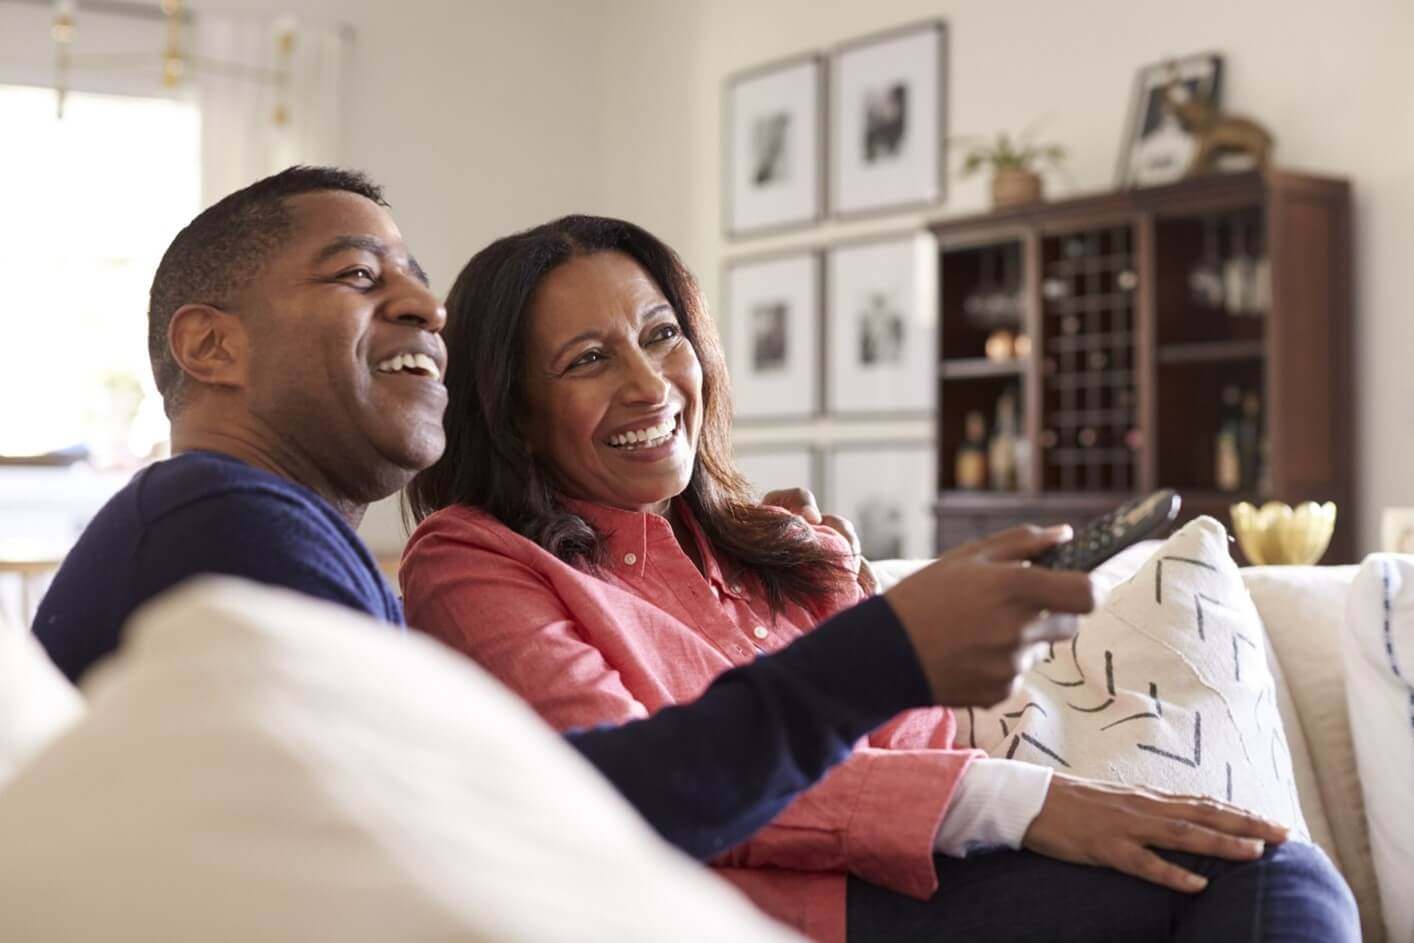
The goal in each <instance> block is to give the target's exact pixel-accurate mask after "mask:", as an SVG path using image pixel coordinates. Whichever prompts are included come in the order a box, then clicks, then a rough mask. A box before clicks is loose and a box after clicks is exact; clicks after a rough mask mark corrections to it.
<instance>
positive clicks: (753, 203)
mask: <svg viewBox="0 0 1414 943" xmlns="http://www.w3.org/2000/svg"><path fill="white" fill-rule="evenodd" d="M822 73H823V66H822V65H821V62H820V59H819V58H817V57H815V56H805V57H801V58H797V59H793V60H790V61H788V62H784V63H780V64H775V65H769V66H763V67H761V68H758V69H753V70H750V71H747V72H741V73H738V74H736V75H733V76H731V77H730V78H728V79H727V86H726V102H725V109H724V111H725V124H726V126H725V129H724V130H725V135H726V149H727V153H726V162H725V177H726V179H725V181H724V194H723V197H724V206H723V212H724V218H725V223H726V229H727V232H728V233H729V234H730V235H733V236H743V235H751V234H754V233H760V232H769V231H772V230H777V229H784V228H788V227H792V226H804V225H808V224H810V223H813V222H815V221H817V220H818V219H820V217H821V216H822V215H823V212H824V196H823V192H824V172H823V170H822V169H821V164H822V162H823V146H824V145H823V143H822V142H823V131H822V129H823V107H822V101H823V96H822V89H821V86H822V83H823V75H822Z"/></svg>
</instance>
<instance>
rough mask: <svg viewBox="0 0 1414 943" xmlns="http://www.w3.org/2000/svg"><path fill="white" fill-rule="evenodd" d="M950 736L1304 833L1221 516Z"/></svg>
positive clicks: (1186, 537)
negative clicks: (1201, 799) (1215, 804)
mask: <svg viewBox="0 0 1414 943" xmlns="http://www.w3.org/2000/svg"><path fill="white" fill-rule="evenodd" d="M958 728H959V731H958V742H959V743H961V744H975V745H976V746H978V747H980V748H981V749H984V750H986V751H987V752H988V753H989V754H991V755H992V756H1002V757H1011V758H1013V759H1017V760H1025V761H1027V762H1032V763H1043V764H1045V765H1048V766H1051V767H1054V768H1055V769H1058V770H1061V771H1062V772H1066V773H1070V774H1072V775H1077V776H1086V777H1090V778H1094V779H1103V780H1108V781H1111V782H1122V783H1129V784H1132V785H1144V786H1151V787H1155V788H1158V789H1164V790H1167V791H1170V792H1176V793H1184V794H1192V795H1207V796H1212V797H1214V798H1217V799H1223V800H1225V801H1228V802H1232V803H1234V804H1235V805H1239V806H1243V807H1245V808H1248V809H1251V810H1253V811H1255V812H1257V813H1259V814H1261V815H1264V816H1266V817H1268V818H1271V819H1274V820H1276V821H1278V822H1281V823H1283V824H1285V825H1287V826H1289V827H1291V828H1292V829H1293V831H1294V832H1295V833H1296V834H1298V835H1300V836H1301V837H1306V836H1307V829H1306V823H1305V820H1304V819H1303V818H1302V815H1301V805H1300V801H1299V799H1298V797H1297V795H1296V787H1295V781H1294V777H1293V776H1292V771H1291V754H1290V752H1289V750H1288V748H1287V743H1286V736H1285V733H1284V732H1283V730H1282V724H1281V717H1280V714H1279V713H1278V709H1277V699H1276V687H1275V683H1274V681H1273V678H1272V673H1271V671H1270V669H1269V668H1268V666H1267V660H1266V648H1265V641H1264V638H1263V631H1262V623H1261V620H1260V619H1259V618H1258V616H1257V612H1256V609H1255V608H1253V605H1252V600H1251V597H1250V596H1249V595H1248V593H1247V589H1246V587H1245V586H1244V585H1243V582H1242V577H1241V576H1240V574H1239V572H1238V569H1237V565H1236V564H1235V563H1234V562H1233V561H1232V557H1231V555H1230V554H1229V552H1228V539H1227V532H1226V531H1225V530H1224V529H1223V526H1222V525H1221V524H1219V523H1218V522H1217V521H1215V520H1213V519H1212V518H1209V517H1201V518H1198V519H1197V520H1194V521H1191V522H1190V523H1189V524H1187V525H1186V526H1184V527H1183V528H1182V529H1181V530H1180V531H1178V533H1176V534H1174V535H1173V536H1172V537H1170V538H1169V539H1168V540H1167V541H1165V542H1164V543H1163V544H1162V545H1161V546H1160V547H1159V548H1158V549H1157V550H1155V551H1154V552H1153V555H1152V556H1151V558H1150V559H1149V560H1148V562H1146V563H1145V564H1144V565H1143V566H1142V567H1141V568H1140V569H1139V571H1138V572H1137V573H1136V574H1135V575H1134V576H1132V577H1131V578H1129V579H1128V580H1127V581H1126V582H1124V583H1122V584H1120V585H1119V586H1116V587H1115V588H1114V589H1113V590H1112V591H1111V592H1110V593H1109V595H1108V597H1107V598H1106V599H1105V601H1104V603H1103V604H1102V605H1101V607H1100V608H1099V609H1097V610H1096V611H1095V612H1094V613H1092V614H1091V615H1089V616H1086V617H1084V618H1082V619H1081V621H1080V631H1079V633H1078V634H1077V635H1076V636H1075V638H1074V639H1072V641H1071V642H1069V643H1066V644H1058V645H1055V646H1053V647H1052V648H1051V650H1050V652H1049V653H1048V654H1047V656H1046V657H1045V658H1044V659H1043V660H1042V661H1040V662H1039V663H1037V664H1036V665H1035V666H1034V667H1033V668H1032V669H1031V670H1030V671H1028V672H1027V673H1026V674H1025V675H1024V676H1023V683H1022V685H1021V688H1020V690H1019V691H1018V692H1017V694H1016V695H1014V696H1013V697H1012V698H1010V699H1008V700H1007V701H1006V702H1005V703H1003V704H1001V705H998V706H997V707H994V708H992V709H990V710H986V711H981V710H976V711H960V712H959V717H958Z"/></svg>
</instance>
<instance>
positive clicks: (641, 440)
mask: <svg viewBox="0 0 1414 943" xmlns="http://www.w3.org/2000/svg"><path fill="white" fill-rule="evenodd" d="M676 428H677V417H676V416H674V417H673V418H672V419H669V420H667V421H666V422H663V423H660V424H659V425H656V426H650V427H649V428H647V429H638V430H635V431H633V432H620V433H619V434H618V435H613V436H610V437H609V444H610V445H612V446H613V447H614V448H616V449H624V450H626V451H634V450H636V449H651V448H654V447H655V446H659V445H664V444H666V443H667V441H668V440H669V439H671V438H672V437H673V430H675V429H676Z"/></svg>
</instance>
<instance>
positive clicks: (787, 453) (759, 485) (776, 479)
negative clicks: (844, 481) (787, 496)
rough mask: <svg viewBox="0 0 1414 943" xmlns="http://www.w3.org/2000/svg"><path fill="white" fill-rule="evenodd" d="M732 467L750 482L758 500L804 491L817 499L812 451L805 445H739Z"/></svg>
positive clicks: (818, 487)
mask: <svg viewBox="0 0 1414 943" xmlns="http://www.w3.org/2000/svg"><path fill="white" fill-rule="evenodd" d="M736 467H737V468H739V469H741V473H742V474H743V475H745V476H746V480H747V481H749V482H751V489H752V491H753V492H754V493H755V494H756V496H757V497H758V498H759V497H761V496H762V495H763V494H765V493H766V492H768V491H776V490H779V489H781V488H807V489H809V490H810V491H811V492H813V493H814V494H815V495H816V496H817V499H818V496H819V494H820V483H819V479H818V477H817V476H816V473H815V450H814V449H813V448H811V447H810V446H808V445H792V446H760V445H740V446H737V449H736Z"/></svg>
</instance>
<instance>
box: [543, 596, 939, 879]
mask: <svg viewBox="0 0 1414 943" xmlns="http://www.w3.org/2000/svg"><path fill="white" fill-rule="evenodd" d="M931 703H932V697H931V695H930V693H929V690H928V683H927V680H926V679H925V677H924V675H923V668H922V666H921V665H920V664H919V663H918V658H917V656H916V655H915V654H914V650H913V645H912V643H911V642H910V641H909V640H908V636H907V635H906V634H904V630H903V626H902V625H901V624H900V623H899V621H898V618H897V617H896V616H895V615H894V612H893V610H892V609H890V608H889V605H888V603H887V602H885V601H884V599H883V598H882V597H875V598H873V599H870V600H867V601H866V602H863V603H860V604H859V605H857V606H855V607H854V608H852V609H849V610H846V611H845V612H842V613H840V614H838V615H836V616H835V617H834V618H832V619H830V620H828V621H826V622H825V623H823V624H822V625H821V626H820V627H819V628H817V629H816V630H815V631H813V632H811V633H809V634H808V635H806V636H804V637H803V638H800V639H797V640H796V641H795V642H794V643H792V644H791V645H790V646H788V647H787V648H785V649H783V650H782V651H779V652H777V653H775V654H774V655H768V656H765V657H762V658H758V659H757V660H756V661H754V662H753V663H751V664H750V665H746V666H744V667H741V668H735V669H733V670H731V671H729V672H727V673H725V674H723V675H722V676H721V677H720V678H718V679H717V680H716V681H715V682H714V683H713V684H712V686H711V687H710V688H708V689H707V690H706V691H705V692H703V694H702V696H701V697H700V698H698V699H697V700H696V701H694V702H693V703H691V704H683V705H678V706H675V707H669V708H666V709H664V710H662V711H659V712H658V713H657V714H654V715H653V716H652V717H649V718H646V719H644V720H638V721H633V722H631V723H628V724H624V725H622V726H620V727H597V728H594V729H592V730H580V731H572V732H570V733H569V734H568V735H567V738H568V740H569V742H570V743H571V744H572V745H573V746H574V747H575V748H576V749H578V750H579V751H580V753H581V754H583V755H584V756H585V757H586V758H588V760H589V761H590V762H591V763H593V764H594V766H595V767H596V768H597V769H598V770H599V772H600V773H602V774H603V775H604V776H605V777H606V778H607V779H608V780H609V781H610V782H611V783H613V784H614V786H615V787H616V788H617V789H618V790H619V792H621V793H622V794H623V795H624V796H625V797H626V798H627V799H628V801H629V802H630V803H631V804H632V805H633V806H634V808H636V809H637V810H638V812H639V814H640V815H642V816H643V817H644V818H645V819H646V820H647V821H648V823H649V824H650V825H652V826H653V827H654V828H655V829H656V830H657V831H658V833H659V834H660V835H662V836H663V838H665V839H666V840H667V841H668V842H669V843H670V844H672V845H675V846H677V847H678V848H680V849H681V850H683V851H685V852H687V853H688V854H690V855H692V856H693V857H695V858H698V859H700V860H704V861H705V860H707V859H709V858H712V857H714V856H716V855H718V854H720V853H721V852H723V851H726V850H727V849H729V848H731V847H733V846H735V845H738V844H740V843H741V842H743V841H745V840H746V839H747V838H749V837H750V836H751V835H752V834H753V833H754V832H756V830H757V829H759V828H761V827H762V826H764V825H766V824H767V823H769V822H770V821H771V820H772V819H773V818H775V817H776V816H777V815H778V814H780V812H781V810H782V809H784V808H785V807H786V805H788V804H789V803H790V801H791V800H792V799H794V798H795V797H796V796H797V795H798V794H799V793H800V792H801V791H803V790H805V789H807V788H809V787H810V786H811V785H813V784H814V783H815V782H816V781H817V780H818V779H819V778H820V777H821V776H823V775H824V774H825V772H826V771H827V770H829V769H830V767H832V766H834V765H835V764H836V763H839V762H840V761H841V760H843V759H844V758H845V757H846V756H848V755H849V752H850V750H851V748H852V747H853V746H854V743H855V741H856V740H858V739H859V738H860V737H862V736H864V735H866V734H868V733H869V732H870V731H872V730H874V729H875V728H877V727H879V726H880V725H882V724H884V723H886V722H887V721H889V720H890V719H891V718H893V717H894V716H895V715H896V714H898V713H899V712H901V711H904V710H907V709H909V708H912V707H922V706H925V705H928V704H931Z"/></svg>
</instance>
